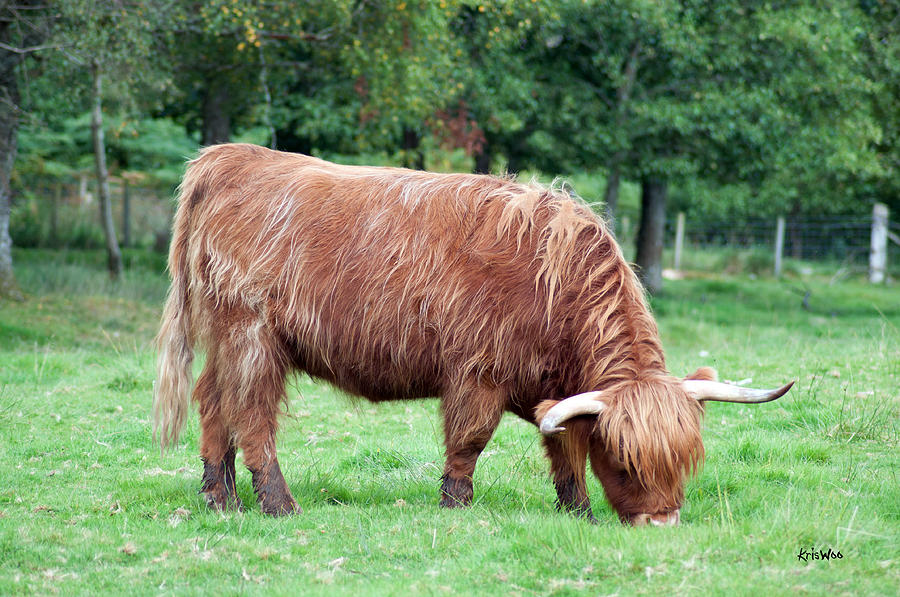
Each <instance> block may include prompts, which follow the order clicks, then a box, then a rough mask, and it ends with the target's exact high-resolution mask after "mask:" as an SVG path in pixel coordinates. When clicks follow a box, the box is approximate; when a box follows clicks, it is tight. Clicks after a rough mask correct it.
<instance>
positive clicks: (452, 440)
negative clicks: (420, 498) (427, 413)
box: [441, 386, 503, 508]
mask: <svg viewBox="0 0 900 597" xmlns="http://www.w3.org/2000/svg"><path fill="white" fill-rule="evenodd" d="M502 400H503V395H502V394H500V393H499V392H498V391H497V390H495V389H491V390H488V389H484V388H480V387H478V386H467V387H465V388H462V389H460V390H459V391H455V392H450V393H448V394H447V395H445V397H444V400H443V401H442V403H441V408H442V410H443V413H444V443H445V446H446V455H447V462H446V464H445V465H444V474H443V476H442V477H441V506H443V507H445V508H460V507H465V506H468V505H469V504H471V503H472V495H473V487H472V475H473V474H474V472H475V463H476V462H477V461H478V456H480V455H481V452H482V450H484V447H485V445H487V443H488V440H490V439H491V436H492V435H493V434H494V430H496V429H497V425H498V424H499V423H500V417H501V416H502V415H503V403H502Z"/></svg>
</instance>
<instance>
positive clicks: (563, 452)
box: [544, 422, 597, 522]
mask: <svg viewBox="0 0 900 597" xmlns="http://www.w3.org/2000/svg"><path fill="white" fill-rule="evenodd" d="M567 426H568V427H570V429H569V430H568V431H567V433H570V434H571V435H569V436H564V437H544V448H545V450H546V451H547V458H549V459H550V475H551V476H552V477H553V485H554V486H555V487H556V507H557V509H559V510H565V511H567V512H571V513H572V514H574V515H575V516H579V517H584V518H587V519H588V520H590V521H591V522H597V519H595V518H594V515H593V513H592V512H591V502H590V499H589V498H588V495H587V487H586V484H585V478H584V474H585V467H586V457H587V445H586V443H585V444H584V445H583V446H582V445H580V444H582V442H580V441H577V439H578V438H576V437H574V436H575V435H576V434H577V433H578V431H579V430H578V429H577V428H576V427H577V424H573V423H572V422H570V423H569V424H568V425H567ZM567 442H568V443H567ZM573 461H574V462H573Z"/></svg>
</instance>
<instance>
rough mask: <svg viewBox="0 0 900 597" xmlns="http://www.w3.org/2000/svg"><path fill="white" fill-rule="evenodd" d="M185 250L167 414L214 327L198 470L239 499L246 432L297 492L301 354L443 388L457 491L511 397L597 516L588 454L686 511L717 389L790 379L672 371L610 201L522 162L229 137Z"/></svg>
mask: <svg viewBox="0 0 900 597" xmlns="http://www.w3.org/2000/svg"><path fill="white" fill-rule="evenodd" d="M169 269H170V272H171V276H172V287H171V290H170V293H169V297H168V300H167V302H166V306H165V312H164V314H163V318H162V327H161V330H160V333H159V338H158V343H159V362H158V381H157V384H156V394H155V398H154V416H155V421H154V432H155V433H156V434H157V435H158V437H159V440H160V441H161V444H162V446H163V448H165V447H166V446H167V445H168V444H170V443H172V442H174V441H177V439H178V434H179V431H180V429H181V427H182V425H183V423H184V419H185V415H186V412H187V410H188V394H189V393H190V389H191V361H192V358H193V346H194V345H195V344H199V345H200V346H202V347H203V348H205V349H206V352H207V360H206V367H205V368H204V370H203V373H202V374H201V376H200V379H199V380H198V382H197V385H196V388H195V389H194V392H193V397H194V400H196V402H197V404H198V406H199V410H200V421H201V426H202V437H201V447H200V453H201V456H202V459H203V462H204V467H205V468H204V474H203V487H202V490H201V491H202V493H204V494H205V496H206V499H207V501H208V502H209V504H210V505H211V506H212V507H214V508H218V509H230V508H241V507H242V505H241V503H240V501H239V499H238V498H237V496H236V494H235V486H234V478H235V470H234V458H235V450H236V449H238V448H240V449H242V450H243V452H244V463H245V464H246V466H247V468H249V469H250V471H251V473H252V476H253V487H254V489H255V490H256V495H257V499H258V501H259V503H260V506H261V508H262V510H263V512H266V513H269V514H276V515H277V514H287V513H290V512H295V511H299V508H298V506H297V503H296V502H295V501H294V498H293V497H292V496H291V493H290V491H289V490H288V486H287V484H286V483H285V480H284V477H283V476H282V474H281V470H280V469H279V466H278V459H277V458H276V455H275V433H276V430H277V427H278V425H277V416H278V414H279V411H280V409H281V406H282V402H283V401H284V400H285V391H284V387H285V376H286V375H287V373H288V372H289V371H291V370H301V371H306V372H307V373H309V374H310V375H312V376H314V377H317V378H321V379H324V380H327V381H329V382H331V383H332V384H334V385H336V386H337V387H339V388H341V389H343V390H345V391H346V392H349V393H351V394H356V395H359V396H364V397H366V398H368V399H370V400H373V401H376V402H377V401H382V400H396V399H410V398H421V397H426V396H439V397H440V399H441V409H442V413H443V418H444V433H445V444H446V456H447V462H446V465H445V467H444V475H443V477H442V480H443V483H442V487H441V495H442V498H441V505H442V506H447V507H455V506H461V505H467V504H469V503H470V501H471V499H472V474H473V472H474V470H475V461H476V459H477V458H478V456H479V454H480V453H481V451H482V450H483V449H484V446H485V444H486V443H487V442H488V440H489V439H490V437H491V435H492V434H493V432H494V429H495V428H496V427H497V424H498V423H499V421H500V417H501V416H502V415H503V413H504V411H509V412H512V413H515V414H516V415H518V416H520V417H522V418H523V419H525V420H527V421H531V422H532V423H535V424H539V426H540V429H541V431H542V432H543V433H544V434H545V437H544V445H545V448H546V451H547V455H548V457H549V459H550V468H551V474H552V476H553V480H554V483H555V485H556V491H557V495H558V500H559V501H558V503H559V506H560V507H562V508H564V509H567V510H571V511H574V512H576V513H579V514H582V515H585V516H588V517H590V516H591V514H590V504H589V501H588V496H587V493H586V491H585V476H584V474H585V467H586V462H587V457H588V455H589V456H590V461H591V466H592V468H593V470H594V473H595V474H596V475H597V477H598V478H599V479H600V482H601V483H602V484H603V487H604V489H605V491H606V495H607V497H608V499H609V501H610V503H611V504H612V506H613V507H614V508H615V510H616V511H617V512H618V514H619V517H620V518H621V519H622V521H624V522H629V523H633V524H644V523H647V522H653V523H656V524H670V523H676V522H677V521H678V511H679V508H680V507H681V504H682V500H683V483H684V478H685V476H686V475H688V474H689V473H690V472H691V471H692V470H694V469H695V468H696V467H697V466H698V464H699V463H700V462H701V460H702V458H703V444H702V442H701V439H700V422H701V416H702V414H703V407H702V405H701V401H702V400H705V399H711V398H713V399H714V398H719V399H725V400H730V401H745V402H746V401H756V402H760V401H764V400H772V399H774V398H777V397H778V396H780V395H782V394H783V393H784V392H786V391H787V390H788V388H789V387H790V385H788V386H785V387H783V388H781V389H780V390H775V391H763V390H743V389H738V388H734V387H732V386H727V385H725V384H719V383H715V382H714V381H710V380H711V379H712V378H713V375H714V374H713V372H712V371H711V370H700V371H698V372H697V373H696V374H695V375H694V376H693V377H694V378H696V379H695V380H692V381H685V380H681V379H676V378H675V377H672V376H671V375H669V374H668V373H667V372H666V367H665V362H664V359H663V352H662V347H661V346H660V341H659V336H658V333H657V330H656V325H655V323H654V321H653V319H652V317H651V315H650V311H649V310H648V308H647V305H646V303H645V300H644V295H643V292H642V289H641V287H640V284H639V283H638V281H637V280H636V278H635V276H634V275H633V273H632V271H631V269H629V267H628V265H627V264H626V262H625V260H624V259H623V258H622V253H621V251H620V250H619V247H618V245H617V244H616V242H615V240H614V239H613V237H612V235H611V234H610V233H609V231H608V230H607V229H606V227H605V225H604V223H603V221H602V220H601V219H600V218H599V217H597V216H596V215H595V214H594V213H593V212H591V210H590V209H589V208H588V207H586V206H585V205H583V204H582V203H580V202H578V201H577V200H575V199H572V198H571V197H570V196H569V195H568V194H566V193H563V192H559V191H554V190H550V189H545V188H542V187H539V186H537V185H525V184H520V183H517V182H514V181H512V180H508V179H504V178H497V177H492V176H480V175H471V174H432V173H428V172H415V171H410V170H402V169H397V168H366V167H355V166H340V165H337V164H331V163H328V162H325V161H322V160H319V159H316V158H312V157H307V156H303V155H294V154H288V153H280V152H276V151H271V150H268V149H264V148H262V147H256V146H251V145H219V146H215V147H210V148H208V149H205V150H203V151H202V152H201V155H200V157H199V158H197V159H196V160H194V161H193V162H192V163H191V164H190V167H189V168H188V171H187V174H186V175H185V178H184V182H183V184H182V186H181V194H180V198H179V207H178V213H177V215H176V218H175V227H174V236H173V239H172V246H171V252H170V254H169ZM567 396H569V397H570V398H566V397H567ZM564 398H565V399H564ZM566 420H568V423H567V425H568V430H567V431H566V432H565V433H559V432H560V431H562V430H563V428H562V427H560V424H561V423H562V422H563V421H566Z"/></svg>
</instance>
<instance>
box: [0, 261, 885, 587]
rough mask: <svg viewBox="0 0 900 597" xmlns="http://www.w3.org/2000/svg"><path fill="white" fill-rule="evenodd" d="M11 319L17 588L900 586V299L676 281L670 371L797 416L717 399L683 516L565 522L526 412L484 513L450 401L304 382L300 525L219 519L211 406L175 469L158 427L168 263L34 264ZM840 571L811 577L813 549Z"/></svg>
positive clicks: (295, 481) (489, 467) (3, 492)
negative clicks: (203, 441)
mask: <svg viewBox="0 0 900 597" xmlns="http://www.w3.org/2000/svg"><path fill="white" fill-rule="evenodd" d="M15 259H16V263H17V272H18V276H19V280H20V282H21V284H22V286H23V289H24V291H25V292H26V294H27V298H26V301H25V302H20V303H17V302H4V303H0V384H2V385H0V594H3V595H7V594H63V595H77V594H92V595H93V594H121V593H123V592H127V593H128V594H179V595H180V594H198V595H199V594H203V595H205V594H210V593H213V592H215V594H221V595H232V594H245V593H248V594H266V595H270V594H277V595H297V594H303V595H332V594H352V595H370V594H374V595H406V594H422V595H444V594H449V595H454V594H455V595H467V594H491V595H494V594H502V595H505V594H511V595H576V594H585V595H597V594H604V595H611V594H620V595H660V594H664V595H675V594H704V595H705V594H709V593H711V594H728V595H759V594H763V595H795V594H800V595H802V594H816V595H844V594H846V595H861V594H873V595H896V594H897V592H898V587H900V555H898V536H900V532H898V531H900V479H898V460H900V458H898V436H900V434H898V412H900V289H898V288H897V287H896V286H894V287H887V288H876V287H872V286H869V285H866V284H863V283H861V282H854V281H848V282H845V283H842V284H839V285H829V284H828V283H827V279H822V280H817V279H811V280H806V281H804V284H805V285H806V286H805V287H803V288H804V291H805V289H807V288H808V289H809V290H810V296H809V299H808V307H809V308H808V309H804V308H803V307H802V305H801V302H802V298H803V297H802V293H800V292H798V285H799V284H800V283H799V282H797V281H790V282H777V281H771V280H768V281H761V280H750V279H748V278H741V277H729V278H725V279H692V280H683V281H678V282H674V281H669V282H667V283H666V289H665V291H664V293H663V294H662V296H659V297H657V298H655V299H654V300H653V308H654V311H655V312H656V314H657V320H658V322H659V325H660V329H661V332H662V336H663V341H664V344H665V346H666V348H667V354H668V360H669V366H670V368H671V370H672V371H673V372H675V373H679V374H686V373H690V372H691V371H693V369H694V368H696V367H698V366H700V365H712V366H715V367H717V368H718V369H719V372H720V375H721V376H722V377H723V378H725V379H732V380H739V379H744V378H748V377H749V378H753V382H752V383H753V384H754V385H757V386H774V385H777V384H780V383H782V382H784V381H786V380H788V379H796V380H797V382H798V383H797V386H796V387H795V388H794V389H793V390H792V391H791V393H790V394H788V395H787V396H786V397H784V398H782V399H781V400H779V401H778V402H774V403H771V404H765V405H759V406H755V407H751V406H743V405H733V404H713V405H711V406H709V407H708V409H707V416H706V420H705V430H704V438H705V444H706V449H707V454H708V458H707V461H706V464H705V466H704V468H703V469H702V470H701V471H700V474H699V475H698V476H697V477H696V478H695V479H693V480H692V481H690V482H689V483H688V485H687V488H686V494H687V495H686V503H685V506H684V508H683V510H682V526H680V527H678V528H673V529H657V528H650V529H643V528H624V527H622V526H621V525H620V524H619V523H618V522H617V520H616V518H615V515H614V514H613V513H612V511H611V510H610V508H609V507H608V506H607V505H606V504H605V502H604V499H603V494H602V490H601V489H600V487H599V485H598V484H597V483H596V481H594V480H591V482H590V485H589V491H590V493H591V496H592V498H593V502H594V511H595V514H596V515H597V517H598V518H599V519H600V524H598V525H594V526H592V525H588V524H586V523H584V522H582V521H579V520H575V519H572V518H570V517H568V516H565V515H562V514H559V513H557V512H555V510H554V505H553V502H554V492H553V489H552V486H551V483H550V482H549V480H548V479H547V463H546V462H545V459H544V457H543V454H542V452H541V449H540V442H539V440H538V437H537V433H536V431H535V430H534V429H533V428H532V427H530V426H528V425H526V424H525V423H523V422H521V421H518V420H516V419H515V418H514V417H512V416H507V417H506V418H504V421H503V423H502V425H501V427H500V429H499V430H498V431H497V434H496V435H495V437H494V438H493V440H492V441H491V443H490V444H489V445H488V448H487V450H486V452H485V454H484V455H483V456H482V458H481V460H480V461H479V465H478V469H477V471H476V478H475V492H476V503H475V505H474V506H473V507H472V508H471V509H468V510H462V511H446V510H442V509H440V508H438V506H437V502H438V498H439V496H438V487H439V481H438V477H439V476H440V471H441V467H442V465H443V458H442V449H443V448H442V435H441V430H440V420H439V418H438V415H437V405H436V402H435V401H433V400H432V401H416V402H407V403H397V404H387V405H379V406H374V405H371V404H369V403H367V402H353V401H351V400H349V399H347V398H346V397H344V396H342V395H341V394H339V393H338V392H336V391H335V390H333V389H332V388H330V387H328V386H325V385H319V384H316V383H314V382H312V381H310V380H309V379H307V378H305V377H298V378H297V379H296V380H294V383H293V386H292V387H293V389H292V390H291V396H292V404H291V416H290V417H289V418H286V419H284V421H283V429H282V431H281V433H280V436H279V441H280V444H279V454H280V460H281V464H282V468H283V469H284V473H285V476H286V478H287V480H288V484H289V485H290V486H291V489H292V491H293V493H294V496H295V497H296V499H297V501H298V502H299V503H300V505H301V506H302V508H303V510H304V511H303V513H302V514H300V515H298V516H294V517H291V518H287V519H271V518H267V517H264V516H262V515H261V514H260V513H259V510H258V508H257V507H256V505H255V501H254V499H253V494H252V489H251V487H250V478H249V473H247V472H246V471H245V470H243V469H241V470H239V473H238V492H239V494H240V496H241V498H242V499H243V500H244V502H245V504H247V505H248V506H249V508H248V511H247V512H245V513H243V514H227V515H221V514H217V513H214V512H210V511H209V510H208V509H207V508H206V507H205V506H204V505H203V503H202V502H201V500H200V499H199V497H198V495H197V490H198V488H199V482H200V474H201V463H200V460H199V458H198V456H197V441H198V428H197V421H196V414H194V415H192V419H191V421H190V422H189V424H188V428H187V430H186V433H185V438H184V440H183V442H182V444H181V445H180V446H178V447H177V448H176V449H175V450H173V451H172V452H170V453H168V454H166V455H165V456H161V455H160V454H159V451H158V449H157V448H156V447H155V446H154V445H153V444H152V442H151V437H150V428H149V410H150V401H151V397H150V394H151V387H152V383H153V376H154V371H153V370H154V366H153V360H154V355H153V352H152V351H151V350H150V340H151V338H152V336H153V334H154V333H155V329H156V325H157V321H158V317H159V312H160V308H161V304H162V299H163V297H164V294H165V291H166V279H165V276H164V274H163V273H162V268H163V263H162V261H161V259H160V258H158V257H147V256H144V255H143V254H139V253H135V254H130V255H129V256H128V259H129V260H130V263H131V265H132V266H131V268H130V270H129V272H128V274H127V275H126V276H125V277H124V279H123V280H122V282H121V283H120V284H118V285H112V284H110V283H109V282H108V281H107V280H106V278H105V275H104V273H103V271H102V267H103V260H102V257H101V256H99V255H98V254H95V253H68V254H56V253H49V252H38V251H20V252H17V253H16V254H15ZM801 547H803V548H806V549H810V548H813V547H814V548H818V549H828V548H832V549H834V550H840V552H841V554H842V556H843V557H842V558H841V559H839V560H831V561H822V560H818V561H809V562H805V563H804V562H799V561H798V559H797V552H798V550H799V549H800V548H801Z"/></svg>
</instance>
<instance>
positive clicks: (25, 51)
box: [0, 41, 63, 54]
mask: <svg viewBox="0 0 900 597" xmlns="http://www.w3.org/2000/svg"><path fill="white" fill-rule="evenodd" d="M62 47H63V46H61V45H59V44H47V45H43V46H31V47H29V48H17V47H16V46H11V45H9V44H5V43H3V42H2V41H0V49H2V50H6V51H7V52H12V53H13V54H30V53H32V52H40V51H41V50H59V49H61V48H62Z"/></svg>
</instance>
